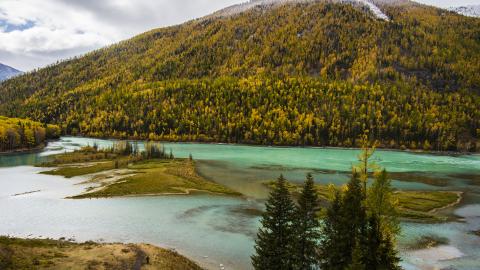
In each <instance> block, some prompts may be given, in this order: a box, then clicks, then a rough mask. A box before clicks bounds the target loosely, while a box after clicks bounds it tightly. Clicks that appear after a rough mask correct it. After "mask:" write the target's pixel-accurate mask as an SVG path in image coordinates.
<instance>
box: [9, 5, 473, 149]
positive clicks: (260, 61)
mask: <svg viewBox="0 0 480 270" xmlns="http://www.w3.org/2000/svg"><path fill="white" fill-rule="evenodd" d="M381 7H382V9H383V11H384V13H386V14H387V15H388V17H389V18H390V20H389V21H384V20H378V19H376V18H375V17H374V16H372V14H369V12H367V11H365V9H362V8H360V7H358V6H356V7H354V6H351V5H348V4H333V3H324V2H315V3H303V4H289V5H284V6H280V7H275V8H269V7H257V8H254V9H252V10H249V11H246V12H243V13H241V14H238V15H234V16H229V17H217V18H215V17H208V18H204V19H199V20H194V21H191V22H188V23H185V24H182V25H179V26H173V27H168V28H163V29H156V30H152V31H150V32H147V33H145V34H142V35H139V36H137V37H134V38H132V39H130V40H127V41H124V42H121V43H119V44H117V45H113V46H111V47H108V48H105V49H101V50H98V51H95V52H92V53H90V54H88V55H86V56H84V57H80V58H77V59H73V60H70V61H66V62H62V63H58V64H56V65H52V66H50V67H47V68H44V69H40V70H37V71H34V72H30V73H28V74H25V75H22V76H20V77H17V78H14V79H12V80H9V81H7V82H4V83H3V84H0V113H1V114H4V115H8V116H22V117H30V118H32V119H35V120H38V121H42V122H47V123H58V124H60V125H62V127H63V129H64V130H65V131H66V132H68V133H73V134H76V133H79V134H85V135H93V136H115V137H135V138H154V139H167V140H205V141H218V142H243V143H259V144H285V145H287V144H288V145H290V144H291V145H297V144H300V145H304V144H305V145H331V146H352V145H355V139H356V138H358V137H359V135H360V134H362V133H363V131H364V130H365V129H368V130H369V131H370V134H371V136H372V138H376V139H380V140H381V141H382V142H383V144H384V146H388V147H405V148H424V149H435V150H470V151H478V150H479V149H480V145H479V142H478V138H479V136H480V115H479V114H480V112H479V110H478V107H479V104H480V100H479V94H480V77H479V76H478V74H479V73H480V20H479V19H476V18H468V17H464V16H460V15H458V14H455V13H453V12H448V11H445V10H440V9H436V8H432V7H427V6H422V5H417V4H412V3H408V4H402V5H386V4H382V5H381Z"/></svg>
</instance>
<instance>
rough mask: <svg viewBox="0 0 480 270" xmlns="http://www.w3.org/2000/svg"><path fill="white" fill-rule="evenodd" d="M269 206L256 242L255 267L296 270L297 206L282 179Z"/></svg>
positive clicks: (277, 183)
mask: <svg viewBox="0 0 480 270" xmlns="http://www.w3.org/2000/svg"><path fill="white" fill-rule="evenodd" d="M265 206H266V211H265V213H264V214H263V217H262V221H261V223H262V228H260V229H259V232H258V234H257V240H256V241H255V251H256V254H255V255H253V256H252V263H253V267H254V268H255V269H260V270H263V269H276V270H283V269H285V270H287V269H292V268H293V262H292V261H293V260H292V257H293V256H292V255H293V254H292V253H293V252H292V249H293V243H294V241H295V236H294V234H295V230H294V215H295V205H294V203H293V201H292V199H291V197H290V193H289V191H288V189H287V184H286V180H285V178H283V176H282V175H280V177H279V178H278V180H277V182H276V185H275V187H274V188H273V190H272V192H271V193H270V197H269V198H268V200H267V202H266V203H265Z"/></svg>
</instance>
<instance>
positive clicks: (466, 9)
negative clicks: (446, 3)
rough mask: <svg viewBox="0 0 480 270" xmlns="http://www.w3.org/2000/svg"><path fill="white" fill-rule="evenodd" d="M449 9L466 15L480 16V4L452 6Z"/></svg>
mask: <svg viewBox="0 0 480 270" xmlns="http://www.w3.org/2000/svg"><path fill="white" fill-rule="evenodd" d="M448 10H450V11H453V12H456V13H458V14H461V15H464V16H468V17H476V18H480V5H470V6H460V7H451V8H449V9H448Z"/></svg>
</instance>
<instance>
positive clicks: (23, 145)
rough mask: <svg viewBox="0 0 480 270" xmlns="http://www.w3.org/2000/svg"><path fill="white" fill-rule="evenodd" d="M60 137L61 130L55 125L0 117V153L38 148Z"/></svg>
mask: <svg viewBox="0 0 480 270" xmlns="http://www.w3.org/2000/svg"><path fill="white" fill-rule="evenodd" d="M60 135H61V129H60V127H58V126H56V125H50V124H49V125H45V124H42V123H39V122H35V121H31V120H28V119H19V118H8V117H4V116H0V152H10V151H17V150H29V149H34V148H38V147H40V146H42V145H44V144H45V141H46V140H49V139H57V138H58V137H59V136H60Z"/></svg>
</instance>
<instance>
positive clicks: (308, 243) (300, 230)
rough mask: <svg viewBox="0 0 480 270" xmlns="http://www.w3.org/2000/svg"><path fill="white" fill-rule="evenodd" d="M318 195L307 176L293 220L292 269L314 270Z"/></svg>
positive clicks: (309, 177) (308, 175)
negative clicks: (294, 238)
mask: <svg viewBox="0 0 480 270" xmlns="http://www.w3.org/2000/svg"><path fill="white" fill-rule="evenodd" d="M319 207H320V206H319V200H318V194H317V191H316V189H315V182H314V181H313V177H312V175H311V174H310V173H309V174H307V178H306V181H305V184H304V186H303V190H302V192H301V193H300V197H299V199H298V208H297V213H296V219H295V223H296V224H295V232H296V233H295V235H296V241H295V246H294V248H295V250H294V253H295V256H294V260H295V262H294V269H314V268H315V265H316V264H317V256H316V253H317V245H318V240H319V237H320V232H319V227H320V223H319V221H318V217H317V214H316V212H317V210H318V209H319Z"/></svg>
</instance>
